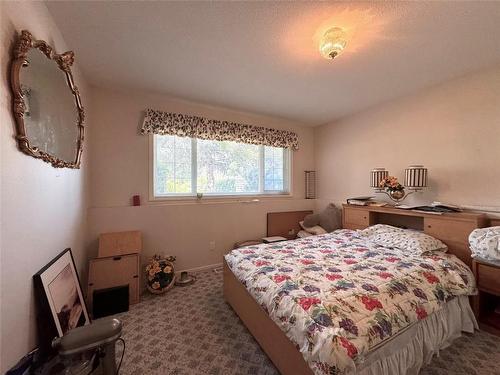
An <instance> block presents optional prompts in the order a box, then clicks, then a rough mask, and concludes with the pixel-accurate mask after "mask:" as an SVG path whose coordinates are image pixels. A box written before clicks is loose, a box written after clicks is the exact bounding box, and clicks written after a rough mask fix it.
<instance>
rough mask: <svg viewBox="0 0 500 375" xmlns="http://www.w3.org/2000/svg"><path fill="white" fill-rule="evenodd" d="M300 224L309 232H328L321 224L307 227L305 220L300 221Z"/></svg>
mask: <svg viewBox="0 0 500 375" xmlns="http://www.w3.org/2000/svg"><path fill="white" fill-rule="evenodd" d="M299 224H300V226H301V227H302V229H304V230H305V231H306V232H309V233H311V234H314V235H318V234H325V233H328V232H327V231H326V230H324V229H323V228H322V227H320V226H319V225H315V226H314V227H310V228H307V227H305V226H304V222H303V221H300V222H299Z"/></svg>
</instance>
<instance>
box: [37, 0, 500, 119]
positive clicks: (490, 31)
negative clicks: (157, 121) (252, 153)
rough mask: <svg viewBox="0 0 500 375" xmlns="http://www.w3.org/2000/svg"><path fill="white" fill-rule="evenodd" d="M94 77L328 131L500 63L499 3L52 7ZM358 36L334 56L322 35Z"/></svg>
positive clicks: (112, 84) (87, 73) (95, 4)
mask: <svg viewBox="0 0 500 375" xmlns="http://www.w3.org/2000/svg"><path fill="white" fill-rule="evenodd" d="M47 6H48V8H49V10H50V12H51V14H52V15H53V16H54V18H55V21H56V23H57V25H58V26H59V28H60V30H61V32H62V33H63V35H64V38H65V40H66V42H67V44H68V45H69V46H70V47H71V48H72V49H73V50H74V51H75V53H76V59H77V61H78V63H79V64H80V66H81V67H82V70H83V72H84V74H85V77H86V78H87V79H88V80H89V81H90V82H91V83H92V84H94V85H97V86H103V87H118V88H137V89H143V90H151V91H154V92H161V93H165V94H170V95H174V96H178V97H181V98H185V99H189V100H194V101H200V102H205V103H210V104H215V105H222V106H226V107H230V108H234V109H240V110H245V111H253V112H258V113H262V114H269V115H275V116H280V117H284V118H289V119H294V120H298V121H302V122H305V123H307V124H309V125H318V124H322V123H326V122H329V121H332V120H335V119H337V118H339V117H342V116H346V115H348V114H351V113H354V112H357V111H360V110H362V109H365V108H367V107H370V106H373V105H376V104H378V103H381V102H384V101H387V100H390V99H393V98H396V97H399V96H402V95H406V94H409V93H412V92H414V91H417V90H419V89H422V88H424V87H427V86H430V85H433V84H436V83H439V82H442V81H446V80H448V79H450V78H452V77H456V76H459V75H463V74H465V73H467V72H470V71H475V70H479V69H482V68H485V67H489V66H492V65H495V64H498V63H500V2H490V3H486V2H366V3H362V2H355V3H338V2H335V3H332V2H89V1H81V2H49V3H47ZM332 26H341V27H343V28H345V29H346V30H347V32H348V34H349V42H348V43H349V44H348V46H347V49H346V51H345V53H344V54H343V55H341V56H340V57H339V58H338V59H336V60H335V61H333V62H332V61H327V60H325V59H323V58H322V57H321V56H320V55H319V53H318V48H317V43H318V38H319V37H320V36H321V35H322V33H323V32H324V31H325V30H326V29H328V28H329V27H332Z"/></svg>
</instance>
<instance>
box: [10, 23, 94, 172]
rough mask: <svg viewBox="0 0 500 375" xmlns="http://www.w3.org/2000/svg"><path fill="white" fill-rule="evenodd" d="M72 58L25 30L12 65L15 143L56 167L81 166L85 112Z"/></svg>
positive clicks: (70, 54) (25, 151) (27, 152)
mask: <svg viewBox="0 0 500 375" xmlns="http://www.w3.org/2000/svg"><path fill="white" fill-rule="evenodd" d="M74 59H75V57H74V53H73V52H72V51H68V52H64V53H63V54H60V55H59V54H57V53H55V52H54V50H53V48H52V47H51V46H49V45H48V44H47V43H46V42H44V41H43V40H35V39H33V36H32V35H31V34H30V33H29V32H28V31H26V30H23V31H22V32H21V34H20V35H19V39H18V41H17V44H16V46H15V48H14V59H13V61H12V65H11V87H12V92H13V111H14V117H15V119H16V132H17V135H16V139H17V142H18V146H19V148H20V150H21V151H23V152H24V153H26V154H28V155H31V156H33V157H35V158H39V159H42V160H43V161H45V162H47V163H51V164H52V165H53V166H54V167H56V168H80V159H81V155H82V148H83V136H84V128H83V121H84V117H85V114H84V111H83V107H82V103H81V100H80V95H79V93H78V88H77V87H76V86H75V83H74V81H73V74H72V73H71V65H73V62H74Z"/></svg>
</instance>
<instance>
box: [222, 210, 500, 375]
mask: <svg viewBox="0 0 500 375" xmlns="http://www.w3.org/2000/svg"><path fill="white" fill-rule="evenodd" d="M395 210H396V212H394V215H397V214H399V213H400V211H399V212H398V211H397V209H395ZM384 212H385V213H388V214H390V213H391V212H390V211H389V209H385V210H384ZM424 215H425V214H424ZM457 215H458V216H460V214H452V215H450V220H452V221H455V220H457ZM464 215H466V216H467V217H469V218H470V217H471V215H477V218H476V219H477V222H478V224H479V225H478V226H487V225H488V224H490V225H491V226H493V225H500V219H491V221H489V220H488V219H487V218H486V216H485V215H483V214H470V213H467V214H464ZM426 216H427V215H426ZM447 216H448V215H446V214H445V215H441V216H440V218H441V219H444V220H446V218H447ZM441 230H442V231H443V233H442V234H441V233H440V232H439V231H435V232H434V233H433V234H432V235H433V236H434V237H436V238H438V239H448V238H449V228H447V227H446V226H444V227H443V228H442V229H441ZM458 235H461V236H463V235H464V233H459V234H458ZM467 235H468V234H467ZM440 237H441V238H440ZM444 242H446V241H444ZM449 252H450V253H454V251H453V248H450V249H449ZM460 255H463V254H462V253H461V254H460ZM223 276H224V287H223V289H224V298H225V300H226V302H228V303H229V304H230V305H231V307H232V308H233V309H234V311H235V312H236V313H237V314H238V316H239V317H240V319H241V320H242V321H243V323H244V324H245V326H246V327H247V328H248V330H249V331H250V333H251V334H252V335H253V337H254V338H255V339H256V340H257V342H258V343H259V345H260V346H261V347H262V349H263V350H264V351H265V352H266V354H267V355H268V356H269V358H270V359H271V361H272V362H273V363H274V365H275V366H276V368H277V369H278V370H279V371H280V373H281V374H282V375H313V372H312V370H311V369H310V368H309V366H308V364H307V363H306V361H305V360H304V357H303V356H302V354H301V353H300V352H299V350H298V349H297V348H296V347H295V346H294V345H293V344H292V342H291V341H290V340H289V339H288V337H286V335H285V333H284V332H283V331H282V330H281V329H280V328H279V327H278V326H277V325H276V323H274V322H273V320H272V319H271V318H270V317H269V316H268V315H267V313H266V312H265V311H264V310H263V309H262V308H261V307H260V305H259V304H258V303H257V302H256V301H255V300H254V298H253V297H252V296H251V295H250V293H248V291H247V289H246V288H245V287H244V286H243V284H241V282H240V281H239V280H238V279H237V278H236V276H235V275H234V274H233V272H232V271H231V269H230V268H229V266H228V265H227V263H226V261H225V260H224V264H223Z"/></svg>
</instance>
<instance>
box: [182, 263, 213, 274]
mask: <svg viewBox="0 0 500 375" xmlns="http://www.w3.org/2000/svg"><path fill="white" fill-rule="evenodd" d="M221 267H222V263H215V264H209V265H207V266H201V267H194V268H188V269H184V270H180V271H175V273H176V274H180V273H181V272H201V271H208V270H213V269H216V268H221Z"/></svg>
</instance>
